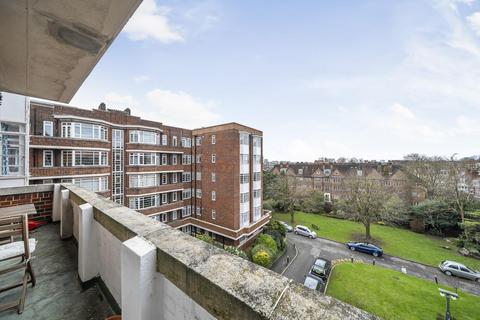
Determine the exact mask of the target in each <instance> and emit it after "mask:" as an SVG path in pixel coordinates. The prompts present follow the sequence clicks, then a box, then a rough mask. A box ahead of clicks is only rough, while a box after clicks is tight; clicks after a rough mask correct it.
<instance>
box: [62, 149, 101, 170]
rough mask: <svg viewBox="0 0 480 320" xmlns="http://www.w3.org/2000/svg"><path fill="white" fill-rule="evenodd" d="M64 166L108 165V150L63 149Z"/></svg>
mask: <svg viewBox="0 0 480 320" xmlns="http://www.w3.org/2000/svg"><path fill="white" fill-rule="evenodd" d="M61 156H62V157H61V158H62V166H63V167H83V166H85V167H86V166H106V165H108V157H107V151H88V150H62V154H61Z"/></svg>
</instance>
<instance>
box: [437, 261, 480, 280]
mask: <svg viewBox="0 0 480 320" xmlns="http://www.w3.org/2000/svg"><path fill="white" fill-rule="evenodd" d="M438 268H439V269H440V271H442V272H443V273H445V274H446V275H447V276H457V277H461V278H465V279H469V280H473V281H477V282H480V272H479V271H477V270H473V269H470V268H468V267H466V266H465V265H463V264H461V263H458V262H455V261H449V260H445V261H442V262H440V264H439V265H438Z"/></svg>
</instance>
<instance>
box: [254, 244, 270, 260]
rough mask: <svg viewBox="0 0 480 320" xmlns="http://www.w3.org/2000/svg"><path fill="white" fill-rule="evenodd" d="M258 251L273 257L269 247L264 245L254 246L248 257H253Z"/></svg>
mask: <svg viewBox="0 0 480 320" xmlns="http://www.w3.org/2000/svg"><path fill="white" fill-rule="evenodd" d="M259 251H267V252H268V253H269V254H270V255H272V256H273V253H272V251H271V250H270V248H269V247H267V246H266V245H264V244H261V243H260V244H256V245H254V246H253V247H252V249H251V250H250V255H251V256H252V257H253V256H254V255H255V254H256V253H257V252H259Z"/></svg>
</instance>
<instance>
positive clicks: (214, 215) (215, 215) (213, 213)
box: [212, 209, 217, 220]
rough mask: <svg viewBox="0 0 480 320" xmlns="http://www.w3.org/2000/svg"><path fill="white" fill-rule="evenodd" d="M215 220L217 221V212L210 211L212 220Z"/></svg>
mask: <svg viewBox="0 0 480 320" xmlns="http://www.w3.org/2000/svg"><path fill="white" fill-rule="evenodd" d="M215 219H217V212H216V211H215V209H212V220H215Z"/></svg>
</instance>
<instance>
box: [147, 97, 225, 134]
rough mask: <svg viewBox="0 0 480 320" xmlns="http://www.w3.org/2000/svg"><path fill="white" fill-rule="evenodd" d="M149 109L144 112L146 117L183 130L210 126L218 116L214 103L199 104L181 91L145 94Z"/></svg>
mask: <svg viewBox="0 0 480 320" xmlns="http://www.w3.org/2000/svg"><path fill="white" fill-rule="evenodd" d="M147 101H148V103H149V104H150V105H151V108H148V110H144V111H145V112H146V113H147V115H146V116H148V117H147V118H148V119H150V117H152V120H153V118H155V119H156V120H158V121H161V122H163V123H165V124H166V125H171V126H179V127H183V128H199V127H201V126H207V125H212V124H214V123H215V122H217V121H218V119H219V118H220V115H219V114H218V113H216V112H215V111H214V109H215V102H214V101H211V100H209V101H207V102H201V101H199V100H198V99H196V98H194V97H192V96H190V95H189V94H187V93H185V92H182V91H177V92H174V91H170V90H162V89H154V90H152V91H150V92H148V93H147Z"/></svg>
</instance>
